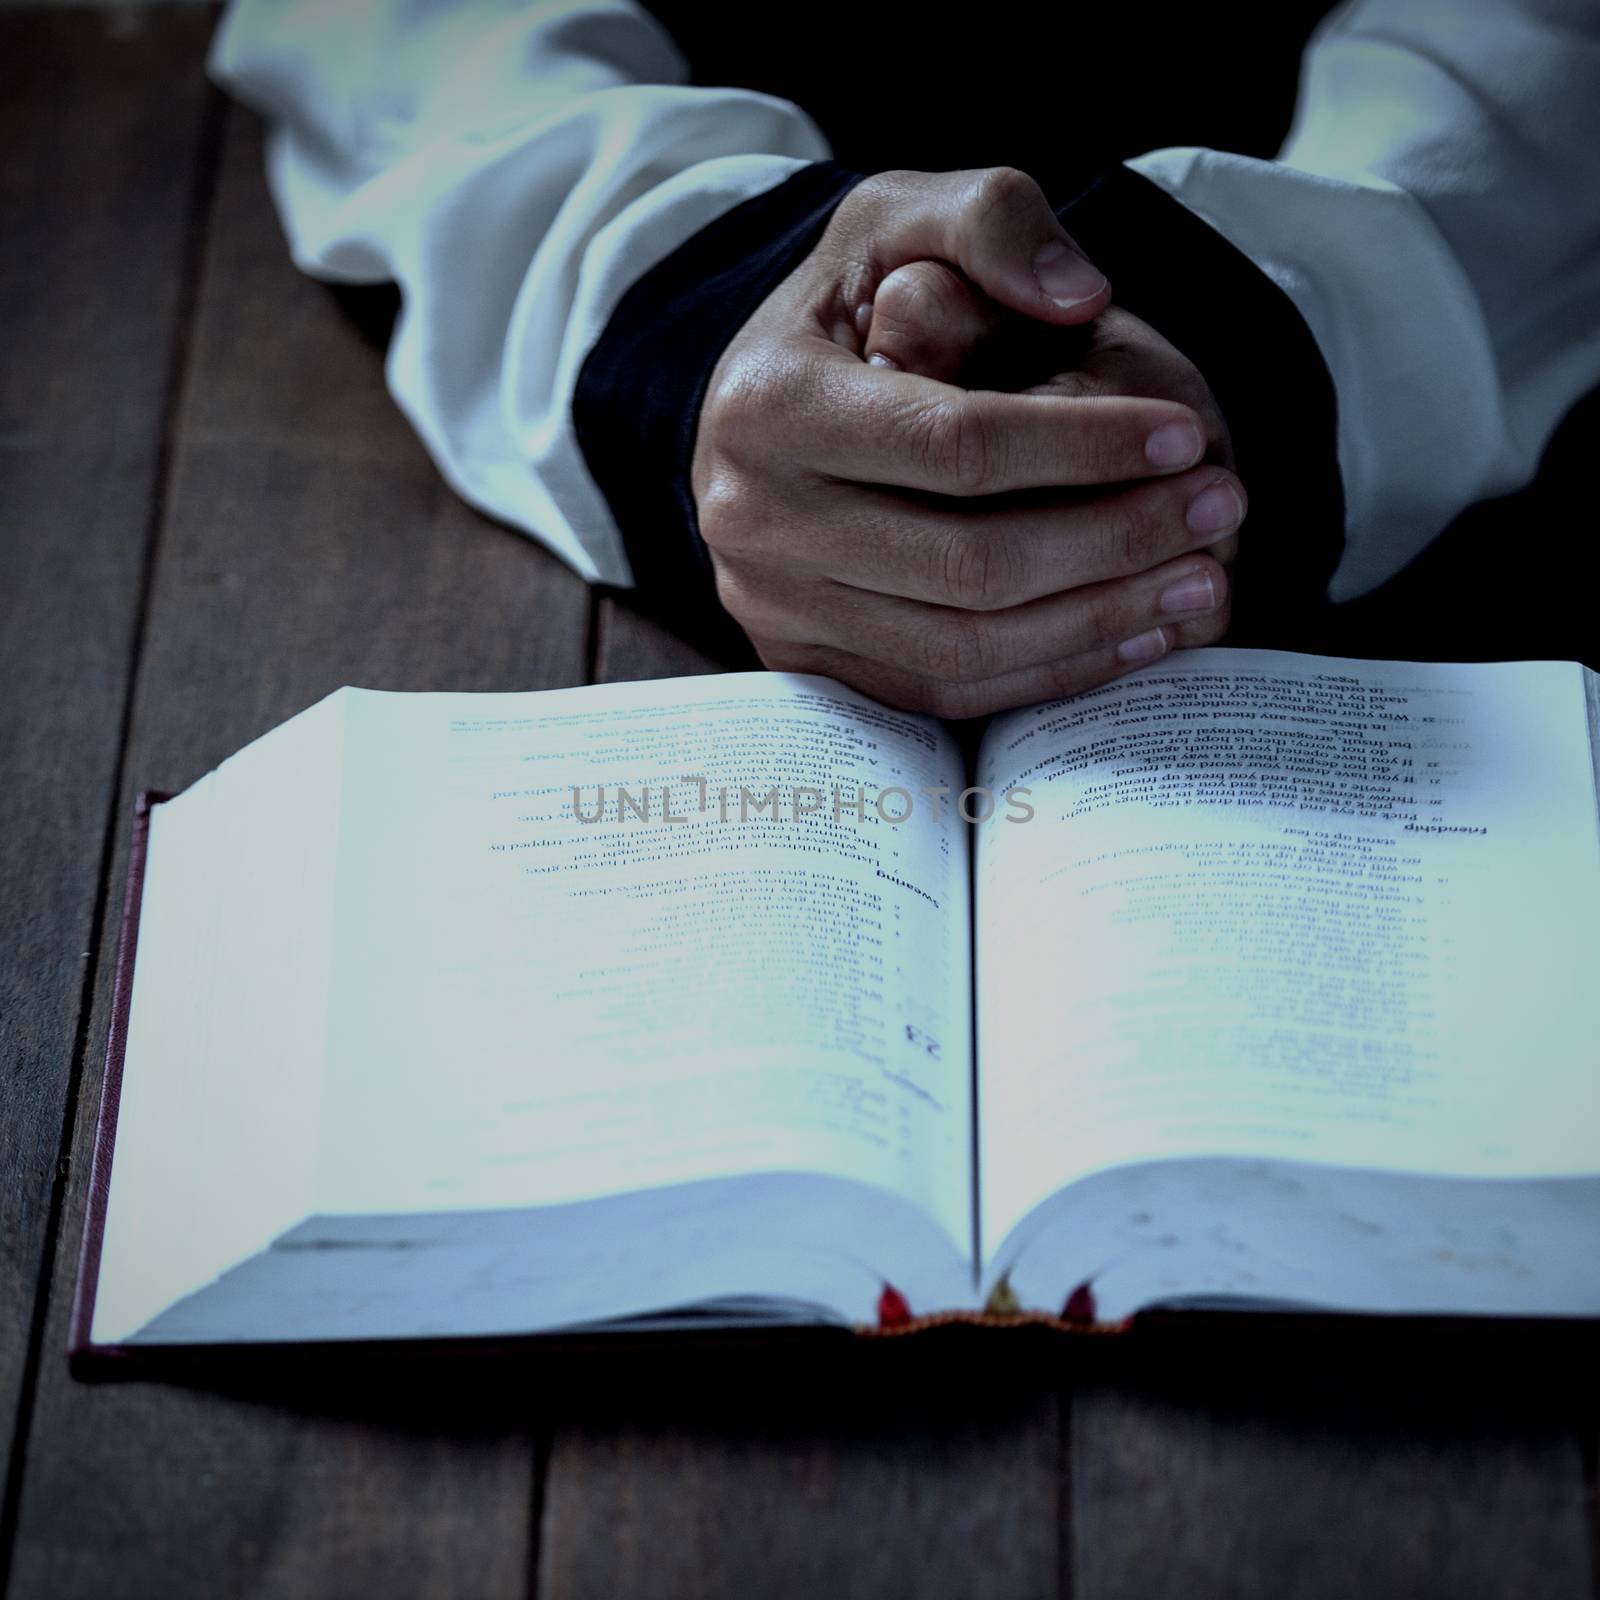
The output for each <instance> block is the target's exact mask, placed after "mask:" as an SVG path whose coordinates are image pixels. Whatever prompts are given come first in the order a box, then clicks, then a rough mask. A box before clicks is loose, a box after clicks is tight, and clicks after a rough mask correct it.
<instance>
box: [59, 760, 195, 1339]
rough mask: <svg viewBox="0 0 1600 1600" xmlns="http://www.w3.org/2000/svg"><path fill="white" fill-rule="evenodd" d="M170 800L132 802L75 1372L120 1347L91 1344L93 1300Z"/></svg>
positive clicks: (145, 794) (160, 795)
mask: <svg viewBox="0 0 1600 1600" xmlns="http://www.w3.org/2000/svg"><path fill="white" fill-rule="evenodd" d="M171 798H172V796H171V795H170V794H167V793H164V792H162V791H160V790H154V789H141V790H140V791H139V794H138V796H137V798H136V799H135V801H134V808H133V837H132V840H131V842H130V847H129V853H128V876H127V881H126V883H125V885H124V888H123V894H122V916H121V919H120V921H119V922H118V934H117V966H116V979H115V982H114V984H113V987H112V991H111V1026H110V1028H109V1030H108V1031H107V1034H106V1054H105V1069H104V1073H103V1075H102V1077H101V1082H100V1106H99V1110H98V1112H97V1113H96V1117H95V1130H94V1151H93V1154H92V1155H91V1156H90V1161H89V1203H88V1210H87V1213H86V1214H85V1216H84V1221H83V1237H82V1239H81V1241H80V1243H79V1247H78V1275H77V1283H76V1286H75V1287H74V1290H73V1298H72V1315H71V1320H70V1322H69V1324H68V1333H67V1359H68V1361H69V1363H70V1364H71V1365H72V1367H73V1369H74V1370H76V1368H77V1367H78V1365H79V1364H80V1363H81V1362H82V1360H83V1358H84V1357H85V1356H87V1355H89V1354H90V1353H94V1354H96V1355H102V1354H103V1355H108V1356H109V1355H111V1354H113V1353H115V1352H120V1351H122V1350H123V1349H124V1347H123V1346H119V1345H97V1344H95V1343H94V1341H93V1337H92V1330H93V1327H94V1308H95V1297H96V1293H97V1291H98V1289H99V1285H100V1256H101V1251H102V1249H103V1247H104V1244H105V1224H106V1208H107V1205H108V1203H109V1201H110V1198H111V1163H112V1156H113V1153H114V1150H115V1146H116V1142H117V1114H118V1112H119V1110H120V1108H121V1104H122V1068H123V1060H124V1057H125V1056H126V1054H127V1048H128V1017H129V1013H130V1010H131V1008H132V1003H133V969H134V961H135V957H136V955H137V953H138V945H139V911H140V908H141V906H142V905H143V903H144V871H145V860H146V857H147V855H148V853H149V846H150V814H151V812H152V811H153V810H154V809H155V807H157V806H158V805H162V804H164V803H165V802H166V801H168V800H170V799H171Z"/></svg>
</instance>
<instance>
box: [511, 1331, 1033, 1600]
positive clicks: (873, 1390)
mask: <svg viewBox="0 0 1600 1600" xmlns="http://www.w3.org/2000/svg"><path fill="white" fill-rule="evenodd" d="M873 1354H874V1355H876V1354H877V1352H873ZM885 1354H887V1353H885ZM898 1355H899V1353H898V1352H897V1353H896V1356H898ZM906 1355H907V1359H909V1360H912V1361H915V1360H916V1358H915V1357H913V1356H910V1354H909V1352H908V1353H906ZM847 1365H848V1364H847ZM993 1377H994V1375H993V1374H991V1375H990V1380H992V1379H993ZM1059 1455H1060V1423H1059V1410H1058V1405H1057V1399H1056V1396H1055V1394H1054V1393H1052V1392H1049V1391H1043V1390H1039V1389H1037V1388H1034V1387H1032V1386H1029V1385H1025V1384H1019V1385H1013V1386H1011V1387H1010V1388H1009V1389H1008V1388H1007V1387H1005V1386H1004V1384H1003V1382H993V1381H989V1380H979V1381H977V1382H974V1381H973V1379H972V1377H971V1374H970V1372H966V1371H960V1370H958V1371H951V1370H949V1369H948V1368H946V1369H944V1370H943V1371H942V1372H935V1371H930V1370H928V1369H927V1368H926V1367H922V1366H920V1364H919V1370H918V1374H917V1376H916V1378H915V1380H913V1379H911V1378H910V1377H909V1376H907V1375H900V1374H884V1375H880V1378H879V1380H878V1381H876V1382H873V1383H871V1384H866V1383H863V1382H860V1381H854V1382H851V1381H849V1379H848V1375H846V1380H845V1381H843V1382H841V1383H840V1384H839V1385H838V1386H837V1387H824V1385H823V1383H821V1382H820V1381H819V1380H818V1377H817V1375H816V1374H815V1373H811V1372H803V1371H795V1370H792V1369H785V1370H778V1371H774V1370H771V1368H770V1367H769V1366H764V1365H763V1364H762V1363H761V1362H760V1360H759V1357H755V1356H752V1358H751V1360H750V1362H749V1363H748V1365H747V1366H746V1367H742V1368H741V1367H735V1366H729V1367H727V1368H724V1369H723V1370H722V1371H721V1372H720V1373H719V1374H717V1377H716V1379H715V1381H714V1382H713V1383H711V1384H706V1385H702V1384H695V1385H693V1386H688V1387H685V1388H684V1389H681V1390H678V1391H674V1392H664V1393H661V1394H658V1395H657V1396H655V1397H654V1399H653V1401H652V1400H645V1401H638V1402H636V1403H635V1404H634V1406H633V1408H632V1409H631V1410H630V1411H629V1412H628V1414H627V1417H626V1420H617V1421H611V1422H592V1421H591V1422H586V1423H584V1424H577V1425H573V1426H570V1427H563V1428H558V1429H557V1430H556V1433H555V1437H554V1441H553V1444H552V1447H551V1454H550V1461H549V1465H548V1468H547V1472H546V1487H545V1502H544V1521H543V1528H542V1532H541V1536H540V1551H539V1555H540V1560H539V1573H538V1588H537V1593H538V1594H539V1596H540V1597H541V1600H589V1597H591V1596H592V1597H594V1600H605V1597H610V1596H614V1595H640V1596H650V1597H651V1600H670V1597H676V1596H683V1597H685V1600H690V1597H699V1596H705V1595H736V1594H756V1595H761V1596H763V1597H767V1600H787V1597H789V1596H794V1597H796V1600H800V1597H805V1600H814V1597H815V1596H817V1595H830V1596H835V1595H836V1596H852V1597H856V1596H859V1597H865V1600H879V1597H884V1596H891V1595H892V1596H902V1595H904V1596H911V1595H959V1596H962V1597H963V1600H969V1597H970V1600H982V1597H985V1596H991V1595H992V1596H1006V1597H1008V1600H1024V1597H1029V1596H1035V1595H1037V1596H1054V1595H1056V1594H1057V1593H1058V1586H1059V1579H1060V1572H1061V1565H1062V1542H1061V1536H1060V1523H1059V1518H1058V1511H1059V1499H1060V1497H1059V1480H1058V1462H1059Z"/></svg>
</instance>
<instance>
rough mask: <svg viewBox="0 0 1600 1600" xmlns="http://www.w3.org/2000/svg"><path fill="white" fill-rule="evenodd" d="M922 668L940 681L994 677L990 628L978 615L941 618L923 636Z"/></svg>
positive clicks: (953, 615) (960, 614)
mask: <svg viewBox="0 0 1600 1600" xmlns="http://www.w3.org/2000/svg"><path fill="white" fill-rule="evenodd" d="M922 653H923V662H922V665H923V667H924V669H925V670H926V671H927V672H928V674H929V675H930V676H931V677H934V678H936V679H938V680H939V681H940V682H941V683H945V684H957V683H978V682H980V681H981V680H982V679H984V678H990V677H993V676H994V656H995V651H994V640H993V633H992V630H991V628H990V627H989V626H988V625H987V624H986V623H985V622H984V621H983V620H982V619H981V618H979V617H977V616H969V615H965V614H963V613H961V612H956V613H954V614H952V615H950V616H946V617H941V618H940V619H939V620H938V621H937V622H936V623H934V624H933V625H932V626H930V627H929V628H928V630H927V632H926V633H925V634H924V636H923V640H922Z"/></svg>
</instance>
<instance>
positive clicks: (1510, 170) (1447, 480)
mask: <svg viewBox="0 0 1600 1600" xmlns="http://www.w3.org/2000/svg"><path fill="white" fill-rule="evenodd" d="M1129 165H1130V166H1131V167H1133V169H1134V170H1135V171H1137V172H1139V173H1142V174H1143V175H1144V176H1145V177H1147V178H1149V179H1150V180H1152V181H1153V182H1155V183H1157V184H1159V185H1160V186H1161V187H1162V188H1163V189H1164V190H1166V192H1167V193H1168V194H1169V195H1171V196H1172V197H1173V198H1175V199H1177V200H1178V201H1180V202H1181V203H1182V204H1183V205H1185V206H1186V207H1188V208H1189V209H1190V210H1191V211H1193V212H1194V213H1196V214H1197V215H1198V216H1199V217H1200V218H1201V219H1202V220H1203V221H1205V222H1206V223H1208V224H1209V225H1210V226H1211V227H1213V228H1214V229H1216V230H1217V231H1218V232H1219V233H1221V234H1222V235H1223V236H1224V237H1226V238H1227V239H1228V240H1230V241H1231V242H1232V243H1233V244H1234V245H1235V246H1237V247H1238V249H1240V250H1241V251H1242V252H1243V253H1244V254H1245V255H1247V256H1248V257H1249V258H1250V259H1251V260H1252V261H1253V262H1254V263H1255V264H1256V265H1257V266H1258V267H1259V268H1260V269H1261V270H1262V271H1263V272H1264V273H1265V274H1266V275H1267V276H1268V277H1269V278H1271V279H1272V281H1273V282H1275V283H1276V284H1277V285H1278V286H1279V287H1280V288H1281V289H1282V290H1283V291H1284V292H1285V293H1287V294H1288V295H1289V297H1290V298H1291V299H1292V300H1293V302H1294V304H1295V305H1296V307H1297V308H1298V309H1299V311H1300V314H1301V315H1302V316H1303V317H1304V319H1305V321H1306V323H1307V325H1308V327H1309V328H1310V330H1311V332H1312V334H1313V336H1314V337H1315V339H1316V341H1317V344H1318V346H1319V348H1320V350H1321V352H1322V355H1323V358H1324V360H1325V361H1326V363H1327V366H1328V370H1329V373H1330V375H1331V377H1332V380H1333V385H1334V389H1335V392H1336V395H1337V404H1338V453H1339V467H1340V472H1341V475H1342V478H1343V483H1344V496H1345V509H1346V525H1345V545H1344V553H1343V556H1342V558H1341V559H1340V561H1339V564H1338V567H1337V569H1336V571H1335V572H1334V575H1333V578H1332V581H1331V583H1330V586H1329V596H1330V598H1332V599H1334V600H1344V599H1351V598H1354V597H1355V596H1357V595H1360V594H1363V593H1365V592H1367V591H1368V590H1370V589H1372V588H1374V587H1376V586H1377V585H1378V584H1380V583H1382V582H1383V581H1384V580H1385V579H1387V578H1388V577H1390V576H1392V575H1393V574H1394V573H1395V572H1397V571H1399V570H1400V568H1401V567H1403V566H1405V565H1406V564H1407V563H1408V562H1409V561H1410V560H1411V559H1412V558H1413V557H1415V556H1416V555H1417V554H1418V553H1419V552H1420V551H1421V550H1422V549H1423V548H1424V547H1425V546H1426V545H1427V544H1428V543H1429V542H1430V541H1431V540H1432V539H1433V538H1434V537H1435V536H1436V535H1437V534H1438V533H1439V532H1440V531H1442V529H1443V528H1444V527H1445V526H1446V524H1448V523H1449V522H1450V521H1451V519H1452V518H1453V517H1454V516H1455V515H1456V514H1457V513H1458V512H1459V511H1461V510H1462V509H1463V508H1464V507H1466V506H1467V505H1470V504H1472V503H1473V502H1474V501H1477V500H1482V499H1486V498H1489V497H1491V496H1494V495H1498V494H1504V493H1507V492H1509V491H1511V490H1514V489H1516V488H1519V487H1520V486H1521V485H1523V484H1524V483H1526V482H1527V481H1528V479H1529V478H1530V477H1531V476H1532V475H1533V473H1534V472H1535V471H1536V470H1537V467H1538V462H1539V458H1540V455H1541V453H1542V451H1543V449H1544V446H1545V444H1546V443H1547V441H1548V440H1549V438H1550V435H1551V433H1552V432H1553V431H1554V428H1555V426H1556V424H1557V423H1558V422H1559V420H1560V418H1561V416H1562V414H1563V413H1564V412H1565V411H1566V410H1567V409H1568V408H1569V407H1570V406H1571V405H1572V404H1573V403H1574V402H1575V401H1576V400H1577V399H1578V398H1579V397H1581V396H1582V395H1583V394H1584V393H1585V392H1586V391H1587V390H1588V389H1590V388H1591V387H1593V386H1594V385H1595V384H1596V383H1597V382H1600V5H1597V4H1596V3H1595V0H1469V3H1464V0H1356V3H1352V4H1345V5H1343V6H1340V7H1339V8H1337V9H1336V10H1335V11H1334V12H1333V13H1332V15H1330V17H1329V18H1328V19H1327V20H1326V21H1325V22H1324V23H1323V25H1322V26H1321V27H1320V28H1319V30H1318V32H1317V34H1316V35H1315V36H1314V38H1313V40H1312V43H1311V45H1310V47H1309V48H1308V50H1307V52H1306V57H1305V61H1304V64H1303V70H1302V78H1301V88H1300V98H1299V102H1298V105H1297V109H1296V114H1295V121H1294V125H1293V128H1292V130H1291V132H1290V135H1289V138H1288V140H1287V142H1286V143H1285V145H1284V147H1283V149H1282V151H1281V152H1280V153H1279V155H1278V157H1277V159H1276V160H1275V161H1270V162H1269V161H1261V160H1254V159H1250V158H1247V157H1243V156H1237V155H1230V154H1226V153H1222V152H1217V151H1212V150H1204V149H1197V148H1194V149H1165V150H1158V151H1154V152H1152V153H1151V154H1149V155H1146V156H1143V157H1140V158H1139V159H1138V160H1136V161H1133V162H1131V163H1129ZM1282 401H1283V404H1284V405H1286V406H1291V405H1292V404H1293V396H1291V395H1286V396H1283V397H1282Z"/></svg>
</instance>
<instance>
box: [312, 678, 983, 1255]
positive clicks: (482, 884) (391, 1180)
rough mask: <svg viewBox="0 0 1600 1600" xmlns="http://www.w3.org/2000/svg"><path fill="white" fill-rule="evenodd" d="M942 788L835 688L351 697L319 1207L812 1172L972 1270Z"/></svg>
mask: <svg viewBox="0 0 1600 1600" xmlns="http://www.w3.org/2000/svg"><path fill="white" fill-rule="evenodd" d="M961 783H962V766H961V759H960V755H959V752H958V751H957V749H956V748H955V746H954V744H953V742H952V741H951V739H950V737H949V735H948V734H947V733H946V732H945V731H944V730H943V729H942V728H941V727H940V726H939V724H937V723H936V722H933V721H931V720H929V719H925V718H919V717H914V716H909V715H902V714H899V713H896V712H891V711H887V710H885V709H884V708H883V707H881V706H878V705H875V704H874V703H873V702H871V701H869V700H867V699H865V698H864V697H862V696H859V695H856V694H853V693H852V692H851V691H849V690H846V689H843V688H841V687H840V686H838V685H837V684H834V683H831V682H830V681H828V680H826V679H821V678H809V677H800V676H789V675H781V674H770V673H746V674H735V675H730V676H722V677H714V678H690V679H678V680H672V681H666V682H660V683H645V684H619V685H612V686H605V687H600V688H591V689H582V690H559V691H553V692H547V693H539V694H528V695H464V694H456V695H451V694H435V695H387V694H376V693H362V692H356V693H354V694H353V696H352V698H351V702H350V705H349V709H348V726H347V761H346V775H345V790H344V798H343V816H344V825H343V831H342V833H341V838H340V846H339V850H340V854H339V881H338V887H337V895H336V898H337V910H336V916H335V931H334V977H333V984H332V996H333V998H332V1001H331V1003H330V1009H329V1017H328V1065H327V1071H326V1079H325V1088H324V1101H323V1137H322V1151H321V1158H320V1162H319V1167H318V1192H317V1204H318V1208H319V1209H320V1210H323V1211H328V1212H339V1211H361V1212H383V1211H392V1212H416V1211H444V1210H461V1209H466V1208H474V1207H476V1208H488V1207H511V1206H528V1205H540V1204H550V1203H556V1202H565V1201H572V1200H578V1199H585V1198H588V1197H592V1196H597V1195H602V1194H606V1193H612V1192H619V1191H625V1190H634V1189H644V1188H651V1187H655V1186H659V1185H666V1184H671V1183H679V1182H685V1181H691V1180H695V1179H706V1178H716V1177H722V1176H728V1175H735V1174H740V1173H749V1172H761V1171H808V1172H816V1173H822V1174H828V1175H832V1176H838V1177H845V1178H852V1179H857V1180H860V1181H864V1182H868V1183H873V1184H877V1185H880V1186H882V1187H884V1188H887V1189H889V1190H892V1191H893V1192H895V1193H897V1194H899V1195H901V1196H903V1197H905V1198H907V1199H910V1200H912V1201H914V1202H915V1203H917V1204H919V1205H921V1206H922V1207H923V1208H925V1209H926V1210H927V1211H928V1212H930V1213H932V1214H933V1215H934V1216H935V1217H936V1218H937V1219H938V1220H939V1222H940V1224H941V1226H942V1227H943V1229H944V1231H945V1232H946V1233H948V1234H949V1236H950V1237H951V1239H952V1240H953V1242H954V1243H955V1245H956V1247H957V1248H958V1249H959V1251H960V1253H961V1257H962V1259H964V1260H969V1259H970V1256H971V1248H972V1226H971V1192H972V1186H971V1176H970V1161H971V1125H970V1098H971V1088H970V1083H971V1079H970V1071H971V1044H970V1040H971V1032H970V1013H969V1009H968V1008H969V1001H970V995H969V980H968V972H969V967H968V952H969V911H968V871H969V864H968V860H967V855H966V848H967V847H966V839H965V834H964V830H963V828H962V827H961V825H960V824H959V823H949V822H947V823H946V824H945V825H943V826H937V825H934V824H933V823H932V822H931V818H930V816H929V812H928V803H927V801H926V800H919V799H917V798H916V795H917V792H918V791H922V790H926V789H929V788H937V787H939V786H944V787H945V788H947V789H950V790H952V792H954V791H957V790H959V788H960V786H961ZM619 791H620V792H619ZM895 791H898V793H896V792H895ZM908 796H909V797H911V803H910V805H909V806H908V804H907V799H906V797H908ZM880 801H883V802H884V803H883V804H882V806H881V808H880V804H879V802H880ZM908 810H909V811H910V812H911V814H910V815H909V816H907V818H906V820H905V821H904V822H897V821H894V820H888V819H892V818H895V817H898V816H901V815H902V814H905V813H906V812H907V811H908ZM846 1243H847V1242H846Z"/></svg>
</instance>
